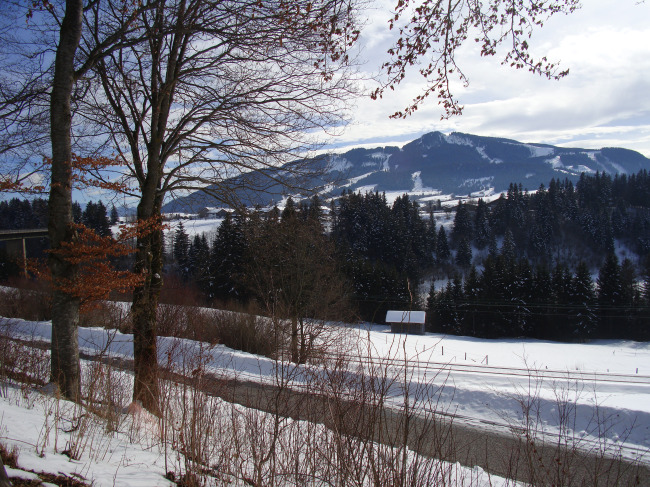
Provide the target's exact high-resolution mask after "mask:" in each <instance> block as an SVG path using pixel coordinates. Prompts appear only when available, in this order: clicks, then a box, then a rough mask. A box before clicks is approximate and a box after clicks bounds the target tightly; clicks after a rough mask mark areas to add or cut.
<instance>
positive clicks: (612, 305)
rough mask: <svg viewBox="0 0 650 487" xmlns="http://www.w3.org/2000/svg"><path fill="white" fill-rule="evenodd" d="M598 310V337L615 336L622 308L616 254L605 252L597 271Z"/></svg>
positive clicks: (618, 266) (619, 273) (619, 272)
mask: <svg viewBox="0 0 650 487" xmlns="http://www.w3.org/2000/svg"><path fill="white" fill-rule="evenodd" d="M597 284H598V311H599V330H598V335H599V337H600V338H612V337H614V336H616V334H617V333H616V331H617V323H618V321H619V319H620V318H621V310H622V293H623V290H622V283H621V267H620V265H619V263H618V257H616V254H614V253H610V254H607V257H606V258H605V262H604V263H603V265H602V267H601V268H600V271H599V273H598V281H597Z"/></svg>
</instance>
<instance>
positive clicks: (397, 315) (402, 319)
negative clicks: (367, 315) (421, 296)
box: [386, 311, 425, 325]
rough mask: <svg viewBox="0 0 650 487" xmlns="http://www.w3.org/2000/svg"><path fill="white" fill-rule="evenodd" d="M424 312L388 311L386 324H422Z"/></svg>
mask: <svg viewBox="0 0 650 487" xmlns="http://www.w3.org/2000/svg"><path fill="white" fill-rule="evenodd" d="M424 317H425V312H424V311H388V312H387V313H386V323H416V324H420V325H421V324H423V323H424Z"/></svg>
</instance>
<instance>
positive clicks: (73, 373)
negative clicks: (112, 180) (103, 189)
mask: <svg viewBox="0 0 650 487" xmlns="http://www.w3.org/2000/svg"><path fill="white" fill-rule="evenodd" d="M109 3H110V2H109V1H108V0H106V1H104V2H102V1H101V0H96V1H91V2H84V0H66V1H65V2H64V3H51V2H49V1H48V0H41V1H36V2H26V4H25V5H23V4H21V2H14V1H3V2H2V12H3V18H2V24H1V29H2V30H1V33H2V40H3V49H5V55H6V57H5V58H4V61H3V67H9V68H11V69H10V70H9V71H5V72H3V77H2V79H1V80H0V122H1V123H2V125H3V128H4V129H5V131H4V132H3V134H2V136H1V137H0V155H2V156H4V158H5V161H4V162H5V163H6V162H7V160H9V158H13V161H12V162H14V164H15V165H14V167H12V171H13V172H14V174H13V178H6V179H4V180H3V181H2V182H1V183H0V186H1V187H3V188H4V189H11V190H15V189H22V188H23V184H22V183H23V181H24V180H26V179H28V178H29V176H31V175H33V171H32V170H27V172H25V168H26V167H29V166H30V165H31V166H34V165H35V166H38V164H39V163H38V162H34V160H33V159H34V158H36V159H38V155H39V152H40V153H41V154H47V151H48V146H47V142H48V141H49V150H50V151H51V159H50V181H49V189H50V196H49V223H48V230H49V236H50V246H51V249H52V250H53V252H51V253H50V257H49V267H50V271H51V275H52V281H53V286H52V289H53V291H52V292H53V296H52V355H51V360H52V367H51V378H52V381H54V382H55V383H56V384H57V385H58V386H59V387H60V389H61V392H62V394H63V395H64V396H65V397H68V398H71V399H77V398H78V395H79V391H80V367H79V349H78V338H77V326H78V324H79V306H80V302H79V298H78V297H77V296H75V295H74V294H72V293H70V292H68V290H67V289H66V287H65V283H69V282H74V281H75V280H76V279H77V277H78V272H79V266H78V264H77V263H75V262H74V260H70V259H65V258H63V257H62V254H61V253H59V252H57V250H60V249H62V248H64V247H67V246H70V245H74V242H75V237H76V235H75V227H74V225H73V219H72V186H73V181H74V170H75V168H74V161H75V158H74V154H73V104H74V102H75V100H76V99H78V98H79V96H80V94H75V89H77V88H78V87H79V86H78V81H79V80H80V79H82V78H83V77H84V76H85V74H86V73H87V72H88V70H89V69H90V68H91V67H92V66H93V65H94V63H96V62H97V60H98V59H100V58H101V57H102V56H104V55H106V54H107V53H109V52H111V51H112V50H113V49H119V48H120V47H123V46H124V45H129V44H130V43H132V42H139V40H140V39H136V40H134V39H133V38H132V37H130V33H131V31H130V30H129V26H130V24H131V21H132V19H133V16H134V15H136V14H137V13H138V12H139V11H140V10H143V9H146V7H143V6H142V5H138V6H133V8H126V9H125V8H122V9H121V11H122V17H121V18H120V19H119V22H113V23H111V24H110V29H112V30H109V29H106V25H105V24H104V23H99V22H97V20H98V16H97V14H98V12H100V11H101V12H105V10H101V9H103V8H104V7H105V6H107V5H108V4H109ZM121 5H122V4H121ZM122 7H124V5H122ZM109 9H110V7H109ZM90 14H93V15H90ZM12 15H13V16H12ZM21 17H22V18H21ZM16 19H20V20H21V21H22V22H24V21H25V20H27V21H28V23H27V27H26V28H25V29H24V30H22V31H20V35H16V36H13V37H12V36H10V34H11V32H13V30H14V29H15V28H16V25H15V24H14V25H13V26H12V25H11V22H12V20H13V21H16ZM84 22H86V26H90V27H91V28H93V29H92V30H93V32H94V36H93V38H92V43H87V44H85V46H84V47H85V49H81V50H80V42H81V39H82V35H81V34H82V30H83V29H84ZM100 25H101V29H100V27H99V26H100ZM52 53H54V56H52ZM21 63H27V66H28V68H24V67H22V68H21ZM44 127H47V129H49V137H48V136H47V135H46V133H47V132H46V131H44V130H43V129H44ZM35 149H37V150H35ZM21 151H22V152H21ZM29 151H33V152H32V156H31V157H32V158H31V159H30V158H29V157H26V158H25V159H21V158H20V156H21V155H24V154H25V153H29Z"/></svg>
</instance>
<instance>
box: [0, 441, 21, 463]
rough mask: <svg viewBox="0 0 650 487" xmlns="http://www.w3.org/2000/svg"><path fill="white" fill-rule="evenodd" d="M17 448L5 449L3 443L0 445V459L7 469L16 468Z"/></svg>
mask: <svg viewBox="0 0 650 487" xmlns="http://www.w3.org/2000/svg"><path fill="white" fill-rule="evenodd" d="M18 452H19V450H18V447H17V446H15V445H14V446H13V447H11V448H7V446H6V445H5V444H4V443H0V457H2V462H3V463H4V464H5V466H7V467H11V468H18Z"/></svg>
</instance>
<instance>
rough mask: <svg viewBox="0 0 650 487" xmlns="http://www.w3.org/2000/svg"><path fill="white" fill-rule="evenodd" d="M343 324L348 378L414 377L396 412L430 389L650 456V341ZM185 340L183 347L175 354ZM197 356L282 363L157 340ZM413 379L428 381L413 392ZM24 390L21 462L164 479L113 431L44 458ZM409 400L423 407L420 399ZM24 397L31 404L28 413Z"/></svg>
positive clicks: (443, 400)
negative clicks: (509, 336)
mask: <svg viewBox="0 0 650 487" xmlns="http://www.w3.org/2000/svg"><path fill="white" fill-rule="evenodd" d="M0 322H1V323H2V327H3V329H4V330H0V331H4V332H9V333H11V334H12V335H14V336H21V337H23V338H27V339H35V340H45V341H47V340H49V339H50V338H51V324H50V323H49V322H27V321H23V320H17V319H0ZM332 326H335V327H336V325H332ZM337 329H338V330H340V331H341V333H342V335H343V336H344V340H343V341H342V343H343V342H344V343H347V344H348V346H347V348H346V349H345V352H344V354H345V355H346V357H347V360H348V369H349V371H350V373H351V374H359V373H362V372H363V373H368V374H369V373H377V372H378V371H380V370H381V371H383V372H382V373H385V374H387V375H390V374H391V372H390V371H391V370H393V371H394V374H395V377H397V376H399V377H404V378H405V381H408V382H410V384H409V385H408V386H407V387H403V386H400V384H399V381H397V382H396V384H395V386H394V387H392V388H391V389H390V390H389V396H390V401H391V402H392V403H394V405H395V406H396V407H398V406H399V405H400V404H402V403H403V402H404V394H405V391H414V392H412V394H414V396H415V395H420V396H421V395H422V394H423V390H424V391H425V394H428V395H429V397H434V396H435V403H436V406H437V409H438V411H439V412H442V413H443V414H447V415H454V416H455V417H456V419H455V421H457V422H467V423H469V424H472V425H475V426H477V427H482V428H489V429H494V430H498V431H501V432H503V431H507V430H509V429H510V428H513V427H517V426H520V425H522V424H523V423H524V422H526V421H528V422H529V424H530V423H534V424H533V429H534V430H535V432H536V433H537V434H539V435H557V434H559V433H560V430H561V429H562V428H565V427H567V426H568V430H566V431H565V432H564V433H563V434H564V435H568V436H569V437H571V439H572V440H573V441H576V442H577V443H578V444H579V446H581V447H584V448H592V447H593V445H595V444H597V445H601V448H603V447H607V448H614V449H622V450H623V453H624V455H625V456H626V457H630V458H637V459H640V461H642V462H643V463H646V464H648V463H650V455H647V451H648V449H649V448H650V343H638V342H628V341H596V342H592V343H589V344H561V343H553V342H541V341H537V340H481V339H471V338H463V337H451V336H442V335H437V334H426V335H424V336H414V335H410V336H404V335H395V334H392V333H390V330H389V328H388V327H386V326H378V325H359V326H338V327H337ZM79 331H80V333H79V341H80V347H81V349H82V350H83V351H86V352H89V353H97V351H99V350H104V351H105V352H106V353H110V354H111V355H115V356H121V357H126V358H130V357H132V356H133V346H132V336H131V335H125V334H120V333H119V332H115V331H112V332H107V331H105V330H103V329H101V328H81V329H80V330H79ZM179 347H180V348H182V349H183V350H184V352H185V354H183V355H174V354H172V353H171V351H172V350H178V349H179ZM193 353H194V354H199V353H201V354H202V356H203V357H205V359H204V360H203V362H204V363H205V367H206V369H207V370H209V371H210V372H213V373H215V374H222V375H225V376H230V377H236V378H239V379H246V380H252V381H259V382H265V383H274V382H275V381H276V379H277V374H278V367H277V364H276V363H275V362H274V361H272V360H270V359H267V358H265V357H259V356H255V355H251V354H247V353H243V352H239V351H235V350H232V349H229V348H227V347H224V346H216V347H213V348H209V347H206V346H205V345H204V344H200V343H198V342H193V341H190V340H179V339H171V338H159V354H160V355H159V356H160V359H161V361H166V362H169V361H170V360H171V361H180V360H183V357H187V354H189V355H190V356H191V355H192V354H193ZM179 365H180V362H179ZM307 367H308V366H300V367H293V366H291V367H290V368H289V369H286V368H285V369H284V370H285V372H286V371H287V370H288V372H287V374H288V377H290V381H291V382H290V385H291V387H295V388H303V387H307V386H308V382H309V381H310V380H313V377H314V374H318V373H319V369H318V368H315V369H314V368H311V369H308V368H307ZM386 371H388V372H386ZM417 385H420V386H421V387H414V386H417ZM9 390H10V391H11V390H13V389H11V388H9ZM415 391H417V392H415ZM427 391H428V392H427ZM21 394H23V393H21V392H20V391H18V392H14V393H13V395H12V394H8V396H7V397H5V398H4V399H2V411H3V412H2V416H1V417H0V436H1V437H2V438H1V439H2V442H4V443H9V444H15V445H17V446H19V447H20V448H21V449H23V450H24V452H25V453H21V455H20V459H23V458H24V459H25V463H26V464H25V465H23V464H22V463H21V466H25V467H28V468H30V469H34V470H38V468H37V465H45V464H44V463H43V462H45V461H46V460H47V459H52V462H54V463H55V465H54V466H53V467H52V468H54V469H55V470H56V469H59V470H61V471H63V472H68V471H69V470H70V469H73V470H74V469H75V468H83V469H85V475H84V476H85V478H93V479H107V477H106V476H107V475H109V474H108V471H109V470H110V471H111V472H112V473H111V478H110V479H108V480H106V481H104V480H102V481H101V482H96V483H95V485H165V482H166V481H165V480H164V479H163V478H162V474H163V473H164V466H163V465H161V460H160V455H161V453H160V452H156V451H154V450H155V449H153V448H152V447H151V445H149V446H148V447H146V448H144V450H142V453H139V452H140V451H141V450H140V449H139V447H136V445H134V444H133V443H131V442H130V441H128V439H127V437H125V436H120V435H116V436H114V438H113V439H111V441H110V442H109V443H110V444H109V446H106V447H105V451H106V453H105V454H104V456H103V458H102V459H94V460H93V461H90V460H88V459H86V460H84V459H81V460H79V461H71V460H70V459H69V458H67V457H64V456H62V455H55V454H54V450H53V444H51V443H50V444H49V445H47V448H46V455H45V457H43V458H40V457H38V455H36V453H35V452H36V450H35V448H34V445H38V444H39V442H41V443H43V434H44V428H46V426H44V424H43V418H44V408H47V407H48V406H47V404H48V401H47V400H35V399H30V400H27V399H21V397H22V396H21ZM413 400H415V401H416V402H417V397H414V398H413ZM25 404H31V406H30V407H27V408H26V407H25ZM567 416H568V417H567ZM28 431H29V432H30V433H28ZM60 434H61V435H63V436H64V433H60ZM61 441H64V440H60V441H59V446H60V445H61ZM59 450H60V448H59ZM30 452H31V453H30ZM44 458H45V459H46V460H44ZM21 461H22V460H21ZM47 461H50V460H47ZM56 462H64V463H66V466H65V467H64V466H58V464H56ZM95 464H97V466H95ZM75 465H76V466H75ZM48 468H50V467H49V466H48ZM111 469H112V470H111ZM116 479H117V480H116ZM152 479H155V482H154V481H153V480H152ZM494 480H495V479H494V478H492V482H493V483H494ZM474 485H480V483H479V484H474ZM493 485H494V484H493Z"/></svg>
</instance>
